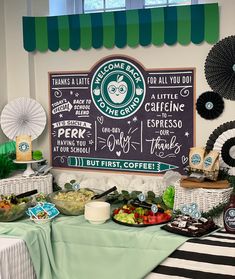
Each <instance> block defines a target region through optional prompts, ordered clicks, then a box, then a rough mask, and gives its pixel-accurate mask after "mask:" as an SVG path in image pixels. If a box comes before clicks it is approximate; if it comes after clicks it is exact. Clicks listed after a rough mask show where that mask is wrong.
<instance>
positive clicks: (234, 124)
mask: <svg viewBox="0 0 235 279" xmlns="http://www.w3.org/2000/svg"><path fill="white" fill-rule="evenodd" d="M233 129H235V121H228V122H225V123H223V124H221V125H220V126H219V127H217V128H216V129H215V130H214V131H213V132H212V133H211V135H210V136H209V139H208V140H207V143H206V150H208V151H210V150H213V149H214V144H215V142H216V140H217V139H218V138H219V137H220V136H221V135H222V134H223V133H224V132H226V131H228V130H233Z"/></svg>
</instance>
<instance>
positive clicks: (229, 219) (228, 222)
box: [224, 193, 235, 233]
mask: <svg viewBox="0 0 235 279" xmlns="http://www.w3.org/2000/svg"><path fill="white" fill-rule="evenodd" d="M224 228H225V230H226V231H227V232H228V233H235V193H232V194H231V196H230V200H229V204H228V205H227V206H226V207H225V208H224Z"/></svg>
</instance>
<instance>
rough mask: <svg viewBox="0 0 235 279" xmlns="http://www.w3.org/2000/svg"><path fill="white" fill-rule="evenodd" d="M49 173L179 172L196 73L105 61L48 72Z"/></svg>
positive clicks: (190, 127) (190, 135)
mask: <svg viewBox="0 0 235 279" xmlns="http://www.w3.org/2000/svg"><path fill="white" fill-rule="evenodd" d="M49 87H50V109H51V111H50V114H51V156H52V158H51V161H52V165H53V167H61V168H89V169H97V170H99V169H105V170H118V171H134V172H145V173H146V172H148V173H163V172H165V171H167V170H176V171H179V172H181V173H183V168H184V167H185V166H186V165H187V164H188V152H189V148H190V147H192V146H193V145H194V69H193V68H191V69H185V68H183V69H157V68H156V69H145V68H144V67H143V66H142V65H141V64H139V63H138V62H137V61H136V60H134V59H132V58H130V57H127V56H111V57H110V56H109V57H105V58H104V59H103V60H102V61H99V62H98V63H97V64H95V65H94V67H93V68H92V69H91V70H90V71H84V72H53V73H49Z"/></svg>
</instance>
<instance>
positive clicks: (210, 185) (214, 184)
mask: <svg viewBox="0 0 235 279" xmlns="http://www.w3.org/2000/svg"><path fill="white" fill-rule="evenodd" d="M180 186H181V187H184V188H192V189H193V188H206V189H226V188H229V187H230V185H229V182H228V181H227V180H218V181H209V182H208V181H207V182H196V181H191V180H188V179H183V180H181V182H180Z"/></svg>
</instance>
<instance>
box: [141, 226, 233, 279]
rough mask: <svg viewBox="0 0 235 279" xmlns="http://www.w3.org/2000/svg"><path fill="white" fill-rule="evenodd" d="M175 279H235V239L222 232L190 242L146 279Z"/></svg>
mask: <svg viewBox="0 0 235 279" xmlns="http://www.w3.org/2000/svg"><path fill="white" fill-rule="evenodd" d="M176 275H177V277H175V276H176ZM173 278H174V279H176V278H178V279H183V278H184V279H185V278H194V279H204V278H206V279H233V278H235V235H234V234H228V233H226V232H225V230H224V229H222V230H220V231H217V232H214V233H213V234H212V235H209V236H206V237H203V238H194V239H190V240H188V241H187V242H185V243H184V244H183V245H182V246H180V247H179V248H178V249H177V250H176V251H174V252H173V253H172V254H171V255H170V256H169V257H168V258H167V259H166V260H165V261H164V262H162V263H161V264H160V265H158V266H157V267H156V268H155V269H154V270H153V271H152V272H151V273H150V274H149V275H148V276H147V277H146V278H145V279H173Z"/></svg>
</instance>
